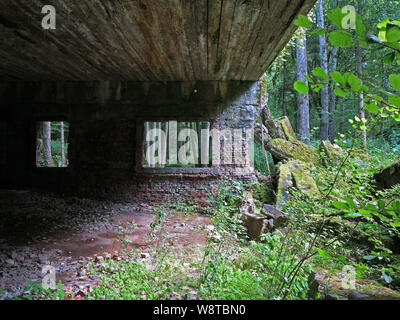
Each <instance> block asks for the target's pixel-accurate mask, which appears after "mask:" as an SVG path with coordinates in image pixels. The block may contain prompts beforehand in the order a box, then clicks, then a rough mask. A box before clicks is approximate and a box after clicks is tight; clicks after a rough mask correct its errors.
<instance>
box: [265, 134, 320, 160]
mask: <svg viewBox="0 0 400 320" xmlns="http://www.w3.org/2000/svg"><path fill="white" fill-rule="evenodd" d="M267 149H268V151H269V152H270V153H271V154H272V155H273V156H274V158H275V159H277V160H278V161H284V160H286V161H288V160H293V159H295V160H301V161H303V162H306V163H311V164H314V165H318V161H319V160H318V159H319V153H318V150H317V149H315V148H314V147H312V146H308V145H306V144H305V143H303V142H301V141H297V140H296V141H288V140H284V139H272V140H270V141H269V143H268V145H267Z"/></svg>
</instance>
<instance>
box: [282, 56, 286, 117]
mask: <svg viewBox="0 0 400 320" xmlns="http://www.w3.org/2000/svg"><path fill="white" fill-rule="evenodd" d="M286 78H287V65H286V60H284V61H283V86H282V107H283V115H284V116H285V117H287V107H286Z"/></svg>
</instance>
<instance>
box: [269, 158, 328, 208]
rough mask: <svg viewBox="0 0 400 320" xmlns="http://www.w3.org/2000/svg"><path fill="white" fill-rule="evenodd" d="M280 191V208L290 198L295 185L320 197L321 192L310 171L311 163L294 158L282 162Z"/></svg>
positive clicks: (310, 195) (278, 198)
mask: <svg viewBox="0 0 400 320" xmlns="http://www.w3.org/2000/svg"><path fill="white" fill-rule="evenodd" d="M278 175H279V179H278V191H277V199H276V204H277V207H278V208H279V207H280V206H281V205H282V204H283V203H285V202H286V201H287V200H288V198H289V189H290V188H292V187H294V188H296V189H298V190H299V191H301V192H303V193H305V194H307V195H308V196H309V197H310V198H312V199H315V198H318V197H320V195H321V193H320V192H319V189H318V187H317V184H316V183H315V180H314V179H313V178H312V176H311V173H310V165H308V164H306V163H304V162H302V161H298V160H292V161H289V162H287V163H281V164H280V165H279V167H278Z"/></svg>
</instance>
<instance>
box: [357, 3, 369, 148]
mask: <svg viewBox="0 0 400 320" xmlns="http://www.w3.org/2000/svg"><path fill="white" fill-rule="evenodd" d="M362 12H363V7H362V1H361V0H358V14H359V16H361V15H362ZM357 74H358V77H359V78H360V80H361V84H363V49H362V47H361V46H360V44H358V46H357ZM358 100H359V105H358V112H359V115H360V119H361V120H363V119H365V109H364V92H362V91H361V92H360V94H359V96H358ZM362 143H363V147H364V149H366V148H367V130H362Z"/></svg>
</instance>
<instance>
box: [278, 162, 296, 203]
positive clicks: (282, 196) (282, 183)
mask: <svg viewBox="0 0 400 320" xmlns="http://www.w3.org/2000/svg"><path fill="white" fill-rule="evenodd" d="M278 176H279V178H278V187H277V194H276V204H277V205H278V206H279V205H280V204H282V203H285V202H286V201H287V200H288V198H289V188H291V187H293V180H292V179H293V177H292V173H291V172H290V169H289V166H288V165H287V164H280V165H279V167H278Z"/></svg>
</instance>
